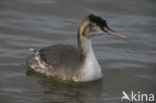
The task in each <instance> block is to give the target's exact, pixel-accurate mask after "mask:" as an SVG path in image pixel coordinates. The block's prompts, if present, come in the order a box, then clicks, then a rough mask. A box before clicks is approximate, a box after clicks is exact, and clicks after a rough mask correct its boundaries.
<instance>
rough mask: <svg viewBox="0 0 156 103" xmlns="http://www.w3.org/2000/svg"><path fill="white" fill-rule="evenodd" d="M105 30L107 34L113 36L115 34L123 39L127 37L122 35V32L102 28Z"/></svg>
mask: <svg viewBox="0 0 156 103" xmlns="http://www.w3.org/2000/svg"><path fill="white" fill-rule="evenodd" d="M104 30H105V32H106V33H107V34H108V35H113V36H116V37H120V38H124V39H127V37H126V36H125V35H122V34H119V33H116V32H112V31H111V30H109V29H107V28H105V29H104Z"/></svg>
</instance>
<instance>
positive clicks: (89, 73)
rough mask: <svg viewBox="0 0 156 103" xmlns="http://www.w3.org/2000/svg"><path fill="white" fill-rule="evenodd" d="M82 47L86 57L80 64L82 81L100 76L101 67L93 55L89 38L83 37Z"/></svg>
mask: <svg viewBox="0 0 156 103" xmlns="http://www.w3.org/2000/svg"><path fill="white" fill-rule="evenodd" d="M83 39H85V40H83V47H84V48H85V52H86V55H85V56H86V58H85V61H84V63H83V66H82V74H83V76H82V79H83V81H91V80H96V79H99V78H101V77H102V71H101V67H100V65H99V63H98V61H97V59H96V57H95V54H94V51H93V49H92V43H91V40H90V39H88V38H83Z"/></svg>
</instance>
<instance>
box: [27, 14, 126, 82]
mask: <svg viewBox="0 0 156 103" xmlns="http://www.w3.org/2000/svg"><path fill="white" fill-rule="evenodd" d="M104 32H105V33H106V34H110V35H114V36H117V37H121V38H126V37H125V36H124V35H121V34H118V33H115V32H113V31H112V30H111V29H110V28H109V27H108V26H107V23H106V21H105V20H104V19H102V18H101V17H99V16H95V15H94V14H90V15H89V16H88V17H86V18H85V19H84V20H83V21H82V23H81V24H80V26H79V29H78V47H79V49H77V48H75V47H73V46H70V45H63V44H56V45H52V46H49V47H45V48H42V49H40V50H34V51H33V52H32V54H31V55H29V56H28V59H27V62H26V65H27V66H28V67H29V68H30V69H31V70H34V71H35V72H39V73H42V74H45V75H47V76H52V77H55V78H58V79H62V80H67V81H74V82H85V81H92V80H96V79H100V78H101V77H102V75H103V74H102V70H101V67H100V65H99V63H98V61H97V59H96V57H95V55H94V51H93V49H92V44H91V37H92V36H96V35H99V34H102V33H104Z"/></svg>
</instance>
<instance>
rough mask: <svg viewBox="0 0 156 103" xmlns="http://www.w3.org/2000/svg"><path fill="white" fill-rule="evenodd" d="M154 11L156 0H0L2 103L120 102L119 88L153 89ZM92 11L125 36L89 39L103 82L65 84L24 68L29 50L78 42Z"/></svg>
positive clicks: (155, 52) (155, 77)
mask: <svg viewBox="0 0 156 103" xmlns="http://www.w3.org/2000/svg"><path fill="white" fill-rule="evenodd" d="M155 12H156V2H155V1H154V0H140V1H139V0H109V1H108V0H98V1H97V0H85V1H84V0H77V1H74V0H66V1H65V0H1V1H0V102H1V103H65V102H66V103H120V102H121V97H122V91H123V90H124V91H126V92H127V93H128V94H129V93H130V92H131V91H134V92H138V91H140V92H141V93H156V29H155V27H156V13H155ZM90 13H94V14H96V15H100V16H102V17H103V18H105V19H106V20H107V21H108V24H109V25H110V27H111V28H112V29H113V30H115V31H117V32H118V33H122V34H124V35H126V36H127V37H128V39H127V40H124V39H119V38H116V37H112V36H100V37H95V38H93V39H94V40H93V46H94V50H95V53H96V56H97V58H98V60H99V62H100V64H101V67H102V69H103V73H104V76H103V78H102V80H99V81H95V82H90V83H82V84H77V83H76V84H67V83H60V82H58V81H55V80H53V79H51V78H48V77H44V76H43V75H39V74H36V73H31V72H27V70H26V68H25V60H26V57H27V56H28V54H29V48H37V49H39V48H42V47H45V46H49V45H53V44H56V43H63V44H72V45H74V46H77V41H76V36H77V29H78V26H79V24H80V22H81V21H82V19H84V17H86V16H87V15H88V14H90ZM64 101H65V102H64ZM125 102H127V101H125Z"/></svg>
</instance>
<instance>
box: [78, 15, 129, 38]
mask: <svg viewBox="0 0 156 103" xmlns="http://www.w3.org/2000/svg"><path fill="white" fill-rule="evenodd" d="M79 34H80V35H82V36H83V37H87V38H90V37H92V36H96V35H99V34H108V35H113V36H116V37H120V38H126V36H124V35H121V34H118V33H116V32H114V31H112V30H111V29H110V28H109V27H108V25H107V22H106V20H104V19H103V18H101V17H99V16H96V15H94V14H90V15H89V16H88V17H87V18H86V19H84V21H83V22H82V23H81V24H80V27H79Z"/></svg>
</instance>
